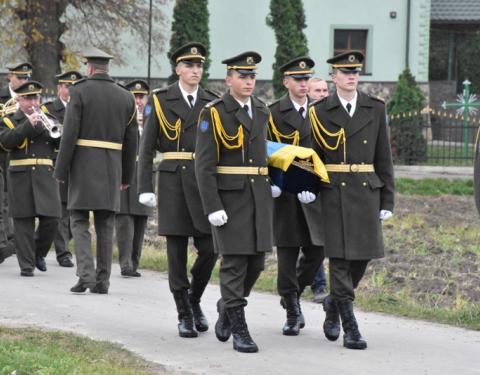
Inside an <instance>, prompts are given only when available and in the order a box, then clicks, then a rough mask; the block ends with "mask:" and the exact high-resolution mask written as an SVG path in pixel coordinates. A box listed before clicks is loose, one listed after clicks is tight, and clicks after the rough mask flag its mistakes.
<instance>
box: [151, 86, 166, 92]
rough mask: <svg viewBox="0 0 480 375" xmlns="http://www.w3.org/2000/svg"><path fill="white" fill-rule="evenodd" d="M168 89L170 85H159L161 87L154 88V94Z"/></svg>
mask: <svg viewBox="0 0 480 375" xmlns="http://www.w3.org/2000/svg"><path fill="white" fill-rule="evenodd" d="M167 90H168V86H167V87H159V88H156V89H154V90H152V94H158V93H160V92H166V91H167Z"/></svg>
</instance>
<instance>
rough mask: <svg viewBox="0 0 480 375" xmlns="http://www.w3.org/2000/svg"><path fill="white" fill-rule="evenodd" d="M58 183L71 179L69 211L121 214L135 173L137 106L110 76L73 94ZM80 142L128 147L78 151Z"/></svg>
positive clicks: (75, 88) (90, 82)
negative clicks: (124, 191) (123, 187)
mask: <svg viewBox="0 0 480 375" xmlns="http://www.w3.org/2000/svg"><path fill="white" fill-rule="evenodd" d="M69 92H70V102H69V104H68V107H67V111H66V113H65V121H64V128H63V134H62V140H61V142H60V151H59V153H58V157H57V164H56V166H55V174H54V175H55V177H56V178H58V179H59V180H63V181H65V180H66V179H67V178H68V204H67V208H68V209H69V210H108V211H115V212H118V211H119V210H120V185H121V184H131V183H132V180H133V176H134V170H135V157H136V148H137V132H138V126H137V120H136V109H135V100H134V98H133V95H132V94H131V93H130V92H129V91H128V90H126V89H124V88H122V87H121V86H119V85H117V84H116V83H115V82H114V81H113V80H112V79H111V78H110V76H108V75H107V74H103V73H102V74H94V75H93V76H92V77H89V78H85V79H81V80H79V81H77V82H76V83H75V84H74V85H73V86H72V87H71V88H70V90H69ZM79 140H89V141H102V142H112V143H116V144H118V143H120V144H123V147H122V150H115V149H108V148H103V147H90V146H80V145H77V142H78V141H79Z"/></svg>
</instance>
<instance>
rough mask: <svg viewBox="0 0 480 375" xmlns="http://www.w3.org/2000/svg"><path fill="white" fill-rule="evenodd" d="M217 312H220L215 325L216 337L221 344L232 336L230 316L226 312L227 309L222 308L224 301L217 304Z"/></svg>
mask: <svg viewBox="0 0 480 375" xmlns="http://www.w3.org/2000/svg"><path fill="white" fill-rule="evenodd" d="M217 311H218V320H217V322H216V323H215V336H217V339H218V340H219V341H221V342H225V341H227V340H228V339H229V338H230V336H231V334H232V330H231V327H230V321H229V320H228V315H227V313H226V312H225V309H224V308H223V307H222V300H221V299H220V300H218V302H217Z"/></svg>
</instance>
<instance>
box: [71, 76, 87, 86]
mask: <svg viewBox="0 0 480 375" xmlns="http://www.w3.org/2000/svg"><path fill="white" fill-rule="evenodd" d="M86 80H87V78H86V77H84V78H82V79H79V80H78V81H75V82H73V85H74V86H76V85H78V84H79V83H82V82H85V81H86Z"/></svg>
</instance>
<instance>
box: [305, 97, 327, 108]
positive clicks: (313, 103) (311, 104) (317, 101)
mask: <svg viewBox="0 0 480 375" xmlns="http://www.w3.org/2000/svg"><path fill="white" fill-rule="evenodd" d="M324 100H327V97H325V98H320V99H317V100H314V101H313V102H310V103H308V106H309V107H313V106H314V105H315V104H317V103H320V102H322V101H324Z"/></svg>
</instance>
